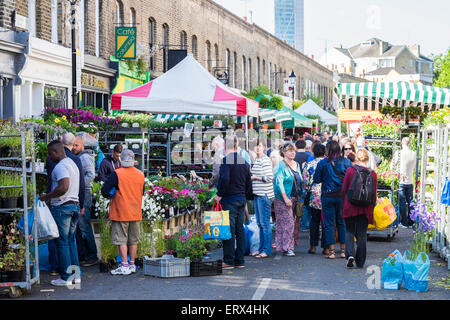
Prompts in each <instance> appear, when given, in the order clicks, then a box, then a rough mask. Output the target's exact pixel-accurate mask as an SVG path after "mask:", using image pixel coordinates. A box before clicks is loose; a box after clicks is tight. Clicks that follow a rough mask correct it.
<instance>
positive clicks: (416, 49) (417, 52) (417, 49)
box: [408, 44, 420, 58]
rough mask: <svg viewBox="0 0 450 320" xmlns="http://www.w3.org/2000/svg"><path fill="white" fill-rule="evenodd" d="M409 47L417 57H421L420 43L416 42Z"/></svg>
mask: <svg viewBox="0 0 450 320" xmlns="http://www.w3.org/2000/svg"><path fill="white" fill-rule="evenodd" d="M408 49H409V50H411V52H412V53H413V54H414V55H415V56H416V57H417V58H419V57H420V45H418V44H414V45H412V46H408Z"/></svg>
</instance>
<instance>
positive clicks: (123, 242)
mask: <svg viewBox="0 0 450 320" xmlns="http://www.w3.org/2000/svg"><path fill="white" fill-rule="evenodd" d="M134 163H135V160H134V153H133V151H131V150H128V149H126V150H124V151H122V154H121V155H120V165H121V167H120V168H117V169H116V170H115V171H114V172H113V173H111V175H110V176H109V177H108V180H107V181H106V183H105V184H104V185H103V187H102V195H103V196H104V197H105V198H111V195H110V191H111V190H112V189H113V188H115V190H116V192H115V194H114V196H113V197H112V199H111V204H110V206H109V219H110V220H111V221H112V224H111V243H112V244H114V245H117V246H119V253H120V257H121V259H122V263H121V265H120V266H119V267H118V268H117V269H115V270H112V271H111V274H114V275H116V274H117V275H118V274H121V275H128V274H131V273H133V272H136V266H135V264H134V261H135V258H136V251H137V245H138V243H139V237H140V234H139V233H140V229H139V227H140V221H141V220H142V195H143V193H144V180H145V177H144V174H143V173H142V171H140V170H138V169H136V168H135V167H134ZM128 254H129V255H130V261H129V263H128V259H127V255H128Z"/></svg>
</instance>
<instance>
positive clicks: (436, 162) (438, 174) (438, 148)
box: [420, 124, 450, 270]
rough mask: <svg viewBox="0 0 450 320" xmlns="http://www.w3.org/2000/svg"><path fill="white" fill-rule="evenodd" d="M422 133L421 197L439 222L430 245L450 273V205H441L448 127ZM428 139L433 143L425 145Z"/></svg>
mask: <svg viewBox="0 0 450 320" xmlns="http://www.w3.org/2000/svg"><path fill="white" fill-rule="evenodd" d="M421 134H422V141H421V146H422V159H421V175H420V198H421V199H422V200H423V201H425V203H427V204H429V205H430V206H431V207H432V208H433V211H434V212H436V213H437V217H438V218H439V220H438V221H437V223H436V230H435V234H434V237H433V240H432V243H431V245H432V248H433V251H435V252H437V253H438V254H439V255H440V256H441V258H443V259H444V260H445V261H447V264H448V269H449V270H450V259H449V258H450V243H449V236H450V221H449V220H450V218H449V216H450V215H449V214H450V206H447V205H443V204H441V196H442V190H443V188H444V184H445V178H448V179H450V147H449V143H450V124H447V125H441V126H438V127H429V128H426V129H422V130H421ZM428 139H433V140H434V143H433V144H432V145H428V144H427V141H428ZM427 186H430V187H431V188H432V191H431V192H427Z"/></svg>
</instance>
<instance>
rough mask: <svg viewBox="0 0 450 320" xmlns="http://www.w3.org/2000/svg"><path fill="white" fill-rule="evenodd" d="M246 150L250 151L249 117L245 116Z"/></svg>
mask: <svg viewBox="0 0 450 320" xmlns="http://www.w3.org/2000/svg"><path fill="white" fill-rule="evenodd" d="M245 149H246V150H247V151H248V115H245Z"/></svg>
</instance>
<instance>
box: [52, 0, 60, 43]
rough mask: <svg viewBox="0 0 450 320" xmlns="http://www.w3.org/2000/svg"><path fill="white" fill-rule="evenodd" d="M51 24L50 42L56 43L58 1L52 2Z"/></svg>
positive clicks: (53, 0)
mask: <svg viewBox="0 0 450 320" xmlns="http://www.w3.org/2000/svg"><path fill="white" fill-rule="evenodd" d="M51 22H52V42H53V43H58V0H52V8H51Z"/></svg>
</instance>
